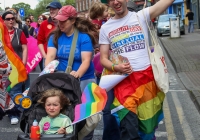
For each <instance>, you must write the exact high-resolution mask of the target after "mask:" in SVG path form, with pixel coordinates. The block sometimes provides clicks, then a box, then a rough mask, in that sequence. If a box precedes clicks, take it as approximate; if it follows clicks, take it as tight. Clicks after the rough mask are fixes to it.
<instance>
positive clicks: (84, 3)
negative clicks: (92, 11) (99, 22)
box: [76, 0, 100, 16]
mask: <svg viewBox="0 0 200 140" xmlns="http://www.w3.org/2000/svg"><path fill="white" fill-rule="evenodd" d="M96 1H100V0H76V10H77V12H78V13H79V16H85V15H86V14H87V12H88V10H89V8H90V6H91V4H92V3H93V2H96Z"/></svg>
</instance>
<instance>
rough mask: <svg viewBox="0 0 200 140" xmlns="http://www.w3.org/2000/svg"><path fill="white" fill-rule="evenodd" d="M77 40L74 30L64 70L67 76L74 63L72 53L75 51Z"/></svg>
mask: <svg viewBox="0 0 200 140" xmlns="http://www.w3.org/2000/svg"><path fill="white" fill-rule="evenodd" d="M77 39H78V30H77V29H76V28H75V29H74V36H73V39H72V46H71V49H70V53H69V59H68V65H67V68H66V70H65V72H66V73H68V74H69V73H70V72H71V71H72V64H73V61H74V52H75V49H76V43H77Z"/></svg>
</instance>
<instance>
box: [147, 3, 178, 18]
mask: <svg viewBox="0 0 200 140" xmlns="http://www.w3.org/2000/svg"><path fill="white" fill-rule="evenodd" d="M173 2H174V0H159V1H158V2H157V3H156V4H154V5H153V6H151V7H150V8H149V13H150V18H151V19H154V18H156V17H157V16H159V15H160V14H162V13H163V12H164V11H165V10H166V9H167V8H168V7H169V6H170V5H171V4H172V3H173Z"/></svg>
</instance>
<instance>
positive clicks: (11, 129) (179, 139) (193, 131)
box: [0, 36, 200, 140]
mask: <svg viewBox="0 0 200 140" xmlns="http://www.w3.org/2000/svg"><path fill="white" fill-rule="evenodd" d="M163 38H166V39H167V38H168V37H167V36H166V37H163ZM165 56H166V62H167V65H168V70H169V74H170V90H169V92H168V93H167V94H166V99H165V102H164V107H163V110H164V114H165V119H164V120H163V121H162V122H161V123H160V124H159V126H158V129H157V131H156V137H157V140H167V139H169V140H198V139H199V136H200V130H199V129H200V127H199V126H200V115H199V113H198V111H197V109H196V107H195V105H194V103H193V101H192V100H191V98H190V92H189V91H188V90H187V89H186V88H185V86H184V85H183V83H182V82H183V81H184V80H183V79H187V78H185V77H184V75H183V77H181V75H180V73H178V74H177V73H176V71H175V70H174V68H173V66H172V64H171V62H170V61H169V58H168V57H167V55H165ZM37 72H39V70H38V69H37V71H36V72H35V73H33V74H31V81H33V80H34V79H35V78H37ZM181 80H182V81H181ZM102 128H103V124H102V121H101V122H100V123H99V125H98V127H97V128H96V129H95V136H94V140H101V136H102ZM20 133H22V132H21V130H20V129H19V125H10V121H9V119H8V118H7V117H4V119H3V121H1V122H0V140H15V139H16V138H17V136H18V134H20Z"/></svg>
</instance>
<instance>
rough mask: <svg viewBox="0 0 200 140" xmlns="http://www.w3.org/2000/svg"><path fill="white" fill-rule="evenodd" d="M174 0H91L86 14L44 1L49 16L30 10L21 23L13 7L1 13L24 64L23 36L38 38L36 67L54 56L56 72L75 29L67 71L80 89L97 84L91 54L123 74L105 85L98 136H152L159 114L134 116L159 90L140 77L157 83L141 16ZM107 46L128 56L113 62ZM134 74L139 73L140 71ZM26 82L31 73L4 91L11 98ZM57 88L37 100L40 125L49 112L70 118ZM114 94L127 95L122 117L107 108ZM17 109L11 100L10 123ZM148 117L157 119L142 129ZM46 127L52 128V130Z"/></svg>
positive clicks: (129, 139)
mask: <svg viewBox="0 0 200 140" xmlns="http://www.w3.org/2000/svg"><path fill="white" fill-rule="evenodd" d="M173 1H174V0H160V1H158V2H157V3H156V4H155V5H153V6H151V7H147V8H144V9H143V10H141V11H138V12H134V11H133V12H131V11H129V10H128V9H127V1H126V0H107V2H106V3H101V2H94V3H93V4H92V5H91V7H90V10H89V14H88V15H89V17H87V18H86V17H85V18H83V17H79V16H78V13H77V11H76V9H75V8H74V7H73V6H70V5H66V6H62V5H61V3H60V2H56V1H54V2H51V3H50V4H49V5H47V7H46V9H49V12H50V15H49V17H46V16H44V15H39V16H38V20H37V22H34V17H33V15H30V16H28V17H26V18H25V24H22V21H21V20H20V17H19V15H18V11H17V10H16V9H13V8H8V9H6V11H5V12H4V13H3V15H2V19H3V20H4V24H5V25H6V27H7V29H8V33H9V36H10V40H11V44H12V47H13V49H14V51H15V53H16V54H17V55H18V56H19V57H20V58H21V60H22V62H23V63H24V65H26V63H27V57H28V56H27V55H28V54H27V51H28V50H27V39H26V38H28V37H29V36H32V37H34V38H36V39H37V43H38V48H39V50H40V52H41V54H42V57H43V59H42V60H41V61H40V63H39V67H40V69H41V71H42V70H43V69H44V67H45V66H47V65H48V64H49V63H50V62H51V61H52V60H54V59H57V60H58V61H59V62H60V63H59V65H58V67H57V69H56V70H57V71H59V72H65V71H66V68H67V65H68V63H69V56H70V50H71V48H72V43H73V38H74V34H75V31H77V32H78V37H77V42H76V46H75V52H74V61H73V65H72V70H71V72H70V75H72V76H74V77H75V78H79V79H80V88H81V91H83V90H84V88H85V87H86V85H87V84H88V83H91V82H94V83H97V84H98V83H99V80H100V78H101V72H102V71H97V70H96V69H95V64H94V63H93V58H94V57H95V55H100V58H99V61H100V62H101V67H102V69H103V68H106V69H108V70H110V71H114V72H121V73H124V74H127V75H128V76H127V78H126V79H124V80H123V81H121V82H120V83H119V84H118V85H117V86H115V87H114V88H113V89H111V90H110V91H107V95H108V100H107V103H106V106H105V108H104V110H103V122H104V128H103V138H102V139H103V140H120V139H121V140H139V139H148V140H150V139H152V140H153V139H156V137H155V131H156V128H157V125H158V123H159V121H158V120H159V119H160V118H159V119H158V117H160V116H159V114H158V116H156V117H153V116H151V117H152V118H151V117H149V118H141V116H140V117H139V116H138V115H139V114H145V113H144V110H145V109H143V110H141V109H138V106H139V104H141V103H142V102H144V101H147V100H148V99H147V98H150V97H152V98H157V97H158V96H159V95H158V94H157V92H156V93H155V90H150V89H149V88H148V86H147V83H145V82H146V81H148V79H153V82H152V85H154V89H157V86H156V84H155V81H154V77H153V76H152V67H151V64H150V59H149V55H148V47H147V46H148V45H147V44H145V43H146V42H148V41H146V40H148V29H147V24H146V21H145V20H147V21H148V23H149V22H150V21H151V19H154V18H155V17H157V16H159V15H160V14H161V13H162V12H163V11H164V10H166V9H167V7H168V6H170V5H171V4H172V2H173ZM136 28H137V29H136ZM139 36H140V37H139ZM144 36H145V37H146V38H145V37H144ZM136 38H137V39H136ZM136 44H144V47H142V48H141V49H139V48H137V47H136V46H135V45H136ZM111 51H112V52H118V55H121V56H123V57H126V58H127V59H128V61H129V62H127V63H122V64H114V63H113V62H112V61H111V60H110V59H109V55H110V52H111ZM147 73H148V74H147ZM136 75H140V77H138V76H136ZM141 84H144V85H145V84H146V86H143V87H142V91H140V92H138V90H137V88H138V87H140V85H141ZM29 86H30V78H29V76H28V78H27V80H26V81H24V82H21V83H18V84H17V85H15V86H14V87H13V88H12V89H11V91H10V92H9V95H10V96H11V98H12V99H13V97H14V95H15V94H16V93H22V92H23V91H24V90H25V89H27V88H28V87H29ZM147 90H148V92H147ZM60 94H62V91H60V90H59V89H50V90H48V91H47V92H45V94H44V97H43V98H45V100H43V98H42V99H40V100H39V101H38V102H40V103H42V104H43V105H44V107H45V109H46V112H47V114H48V116H47V117H45V118H43V119H42V121H41V122H40V126H41V127H42V126H43V124H44V123H45V122H46V121H48V120H51V118H54V117H58V119H59V118H64V120H67V123H71V121H70V120H69V118H67V117H65V116H63V115H62V114H61V112H60V111H61V110H62V105H63V100H64V98H63V97H62V96H61V95H60ZM46 96H47V97H46ZM114 97H117V99H118V100H119V102H120V103H121V104H122V103H123V102H124V100H128V103H127V104H125V105H124V106H125V108H126V113H125V114H124V117H123V119H122V120H121V121H119V118H117V117H116V116H114V115H113V114H111V108H110V107H111V104H112V103H113V101H114ZM158 99H159V98H158ZM66 101H67V99H66ZM54 102H55V103H54ZM162 103H163V100H161V99H160V102H159V106H161V110H162ZM50 106H51V107H50ZM151 106H155V104H151ZM157 106H158V105H157ZM157 106H156V107H157ZM50 108H51V109H50ZM49 110H51V111H49ZM22 111H23V110H20V109H19V108H18V107H17V106H15V107H14V108H12V109H11V110H9V111H8V112H7V113H8V116H9V118H10V120H11V124H17V123H18V122H19V120H20V114H21V112H22ZM52 111H55V112H56V114H54V115H52V114H51V112H52ZM151 113H152V112H151ZM153 113H154V112H153ZM153 113H152V114H153ZM153 115H155V114H153ZM148 119H152V120H151V121H153V122H155V123H156V124H157V125H155V126H151V127H152V130H151V131H149V130H148V131H143V130H147V129H148V127H149V126H148V124H143V122H144V121H143V120H146V123H148ZM60 121H62V119H60V120H59V123H60ZM140 125H142V126H140ZM60 127H61V128H60V129H58V133H69V132H71V131H72V128H68V129H66V130H64V129H63V126H60ZM141 127H142V130H141ZM53 132H54V131H53ZM48 133H51V130H49V132H48ZM93 133H94V131H91V132H90V133H89V134H88V135H87V136H85V138H84V140H91V139H92V137H93Z"/></svg>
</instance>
